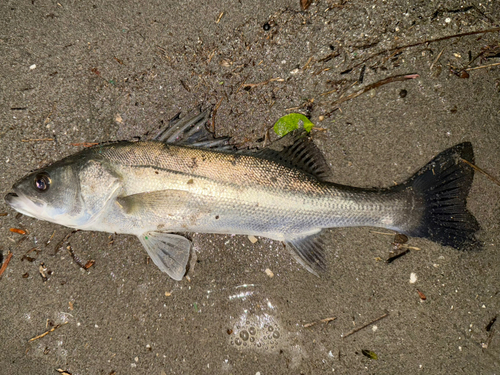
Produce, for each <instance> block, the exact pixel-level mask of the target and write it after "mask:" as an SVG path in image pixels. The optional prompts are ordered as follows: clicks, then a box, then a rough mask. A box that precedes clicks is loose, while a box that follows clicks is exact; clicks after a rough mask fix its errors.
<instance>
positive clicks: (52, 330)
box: [28, 322, 69, 342]
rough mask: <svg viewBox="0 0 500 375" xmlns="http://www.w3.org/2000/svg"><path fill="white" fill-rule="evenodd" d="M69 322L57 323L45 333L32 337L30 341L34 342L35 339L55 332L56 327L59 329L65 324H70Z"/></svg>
mask: <svg viewBox="0 0 500 375" xmlns="http://www.w3.org/2000/svg"><path fill="white" fill-rule="evenodd" d="M68 323H69V322H64V323H61V324H57V325H55V326H54V327H52V328H51V329H49V330H48V331H45V332H44V333H42V334H41V335H38V336H35V337H33V338H32V339H29V340H28V342H33V341H35V340H38V339H41V338H42V337H45V336H47V335H48V334H49V333H51V332H54V331H55V330H56V329H58V328H59V327H60V326H63V325H65V324H68Z"/></svg>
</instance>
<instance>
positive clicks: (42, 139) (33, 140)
mask: <svg viewBox="0 0 500 375" xmlns="http://www.w3.org/2000/svg"><path fill="white" fill-rule="evenodd" d="M53 140H54V138H36V139H21V142H50V141H53Z"/></svg>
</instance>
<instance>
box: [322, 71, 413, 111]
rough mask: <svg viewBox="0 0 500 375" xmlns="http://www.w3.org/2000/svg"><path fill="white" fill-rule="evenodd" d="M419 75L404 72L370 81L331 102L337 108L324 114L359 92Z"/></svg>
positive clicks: (356, 95)
mask: <svg viewBox="0 0 500 375" xmlns="http://www.w3.org/2000/svg"><path fill="white" fill-rule="evenodd" d="M418 77H420V75H418V74H405V75H399V76H393V77H388V78H384V79H382V80H380V81H377V82H375V83H372V84H370V85H367V86H365V87H364V88H362V89H361V90H358V91H356V92H353V93H352V94H350V95H347V96H344V97H341V98H340V99H338V100H336V101H334V102H333V103H332V106H335V107H337V108H335V109H333V110H332V111H330V112H329V113H327V114H326V115H330V114H331V113H332V112H333V111H335V110H337V109H338V106H339V105H340V104H342V103H344V102H346V101H348V100H351V99H354V98H356V97H358V96H360V95H361V94H364V93H365V92H368V91H370V90H373V89H375V88H377V87H380V86H382V85H386V84H388V83H391V82H397V81H406V80H408V79H415V78H418Z"/></svg>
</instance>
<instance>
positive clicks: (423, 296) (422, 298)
mask: <svg viewBox="0 0 500 375" xmlns="http://www.w3.org/2000/svg"><path fill="white" fill-rule="evenodd" d="M417 293H418V296H419V297H420V299H421V300H422V301H425V300H426V299H427V297H426V296H425V294H424V293H422V292H421V291H420V290H418V289H417Z"/></svg>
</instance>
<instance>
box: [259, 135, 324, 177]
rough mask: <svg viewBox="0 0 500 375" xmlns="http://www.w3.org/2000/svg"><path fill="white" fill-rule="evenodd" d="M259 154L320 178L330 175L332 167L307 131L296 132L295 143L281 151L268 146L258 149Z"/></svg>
mask: <svg viewBox="0 0 500 375" xmlns="http://www.w3.org/2000/svg"><path fill="white" fill-rule="evenodd" d="M285 137H286V136H285ZM257 155H258V156H260V157H262V158H264V159H268V160H272V161H276V162H278V163H280V164H283V165H286V166H287V167H292V168H297V169H300V170H302V171H304V172H306V173H309V174H311V175H313V176H315V177H316V178H318V179H320V180H325V179H328V178H329V177H330V168H329V167H328V164H327V163H326V160H325V158H324V157H323V155H322V154H321V151H320V150H319V149H318V147H317V146H316V145H315V144H314V142H313V141H312V140H311V139H310V137H308V136H307V134H306V133H305V132H302V133H299V134H298V135H297V134H296V135H295V138H294V141H293V143H292V144H291V145H290V146H286V147H284V148H283V149H282V150H280V151H278V150H274V149H271V148H266V149H263V150H261V151H258V152H257Z"/></svg>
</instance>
